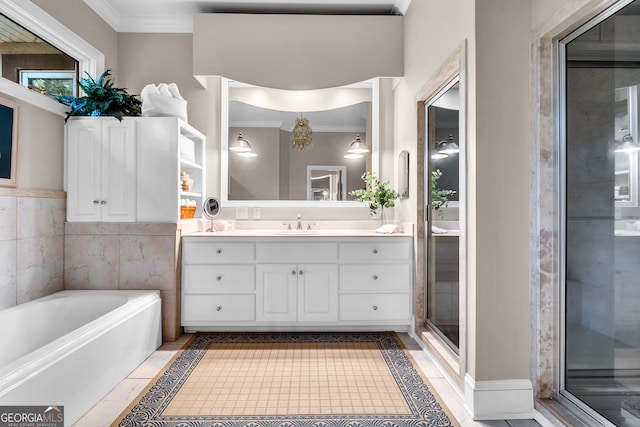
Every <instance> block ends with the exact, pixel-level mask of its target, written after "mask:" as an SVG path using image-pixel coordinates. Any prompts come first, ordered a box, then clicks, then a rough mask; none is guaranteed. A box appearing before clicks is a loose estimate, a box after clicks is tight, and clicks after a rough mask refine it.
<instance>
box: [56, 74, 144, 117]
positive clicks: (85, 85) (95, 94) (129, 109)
mask: <svg viewBox="0 0 640 427" xmlns="http://www.w3.org/2000/svg"><path fill="white" fill-rule="evenodd" d="M86 74H87V78H85V79H80V83H79V85H80V87H81V88H82V90H83V91H84V93H85V94H86V95H85V96H82V97H80V98H76V97H75V96H63V95H52V96H53V97H54V98H55V99H56V100H57V101H58V102H60V103H62V104H64V105H67V106H69V107H70V108H71V111H69V112H68V113H67V117H66V118H65V119H64V121H65V122H66V121H67V120H68V119H69V117H71V116H93V117H96V116H112V117H115V118H116V119H118V120H120V121H122V118H123V117H125V116H139V115H140V114H141V113H142V109H141V106H142V101H140V100H139V99H138V98H137V97H136V95H130V94H129V93H127V90H126V89H124V88H119V87H114V86H113V83H112V82H111V79H110V78H109V77H110V76H111V70H107V71H105V72H104V73H102V75H101V76H100V77H99V78H98V81H96V80H94V79H93V78H92V77H91V76H90V75H89V73H86Z"/></svg>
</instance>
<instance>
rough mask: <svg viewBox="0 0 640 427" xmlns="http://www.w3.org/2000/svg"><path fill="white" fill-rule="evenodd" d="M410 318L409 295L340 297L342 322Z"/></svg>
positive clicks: (355, 295) (346, 295) (344, 295)
mask: <svg viewBox="0 0 640 427" xmlns="http://www.w3.org/2000/svg"><path fill="white" fill-rule="evenodd" d="M410 317H411V304H410V301H409V294H343V295H340V320H368V321H377V320H380V321H382V320H407V319H409V318H410Z"/></svg>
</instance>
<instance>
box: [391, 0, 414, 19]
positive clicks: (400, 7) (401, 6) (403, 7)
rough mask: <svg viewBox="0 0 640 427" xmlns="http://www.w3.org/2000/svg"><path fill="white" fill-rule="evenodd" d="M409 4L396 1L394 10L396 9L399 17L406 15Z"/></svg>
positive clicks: (401, 0) (405, 1) (409, 0)
mask: <svg viewBox="0 0 640 427" xmlns="http://www.w3.org/2000/svg"><path fill="white" fill-rule="evenodd" d="M410 4H411V0H396V4H395V5H394V9H396V10H397V11H398V13H399V14H400V15H402V16H404V15H405V14H406V13H407V10H408V9H409V5H410Z"/></svg>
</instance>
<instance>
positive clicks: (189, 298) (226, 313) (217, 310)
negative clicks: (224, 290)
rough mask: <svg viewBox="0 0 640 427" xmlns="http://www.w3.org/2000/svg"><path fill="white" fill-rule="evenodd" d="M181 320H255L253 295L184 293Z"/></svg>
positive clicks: (186, 321)
mask: <svg viewBox="0 0 640 427" xmlns="http://www.w3.org/2000/svg"><path fill="white" fill-rule="evenodd" d="M183 298H184V301H183V304H184V307H183V310H182V320H183V324H184V323H189V322H228V321H251V320H255V313H256V306H255V296H254V295H253V294H251V295H184V296H183Z"/></svg>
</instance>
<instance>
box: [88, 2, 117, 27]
mask: <svg viewBox="0 0 640 427" xmlns="http://www.w3.org/2000/svg"><path fill="white" fill-rule="evenodd" d="M84 2H85V3H86V5H87V6H89V7H90V8H91V9H93V11H94V12H95V13H97V14H98V16H99V17H101V18H102V19H103V20H104V21H105V22H106V23H107V24H109V25H110V26H111V28H113V29H114V30H116V31H119V29H120V14H119V13H118V11H117V10H115V9H114V8H113V7H111V5H110V4H109V3H108V2H106V1H104V0H84Z"/></svg>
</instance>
